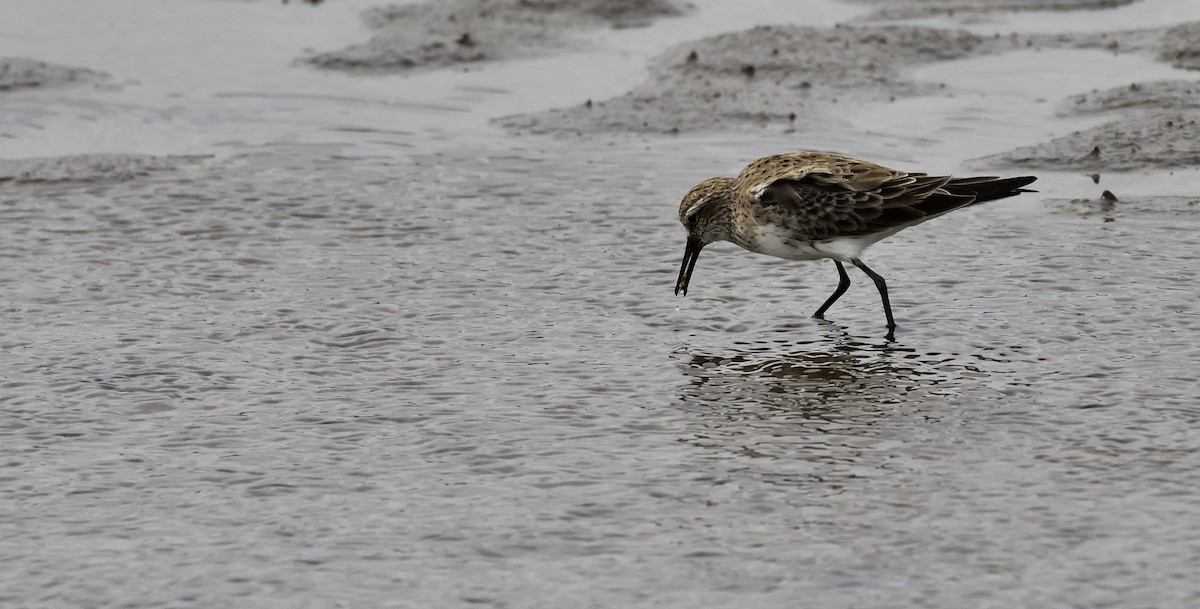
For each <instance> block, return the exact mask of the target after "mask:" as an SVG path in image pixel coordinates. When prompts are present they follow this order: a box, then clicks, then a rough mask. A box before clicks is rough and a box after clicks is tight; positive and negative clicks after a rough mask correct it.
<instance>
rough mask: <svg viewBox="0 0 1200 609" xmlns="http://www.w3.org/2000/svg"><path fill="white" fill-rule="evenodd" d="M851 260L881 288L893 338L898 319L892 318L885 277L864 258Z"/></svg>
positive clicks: (884, 310) (880, 293)
mask: <svg viewBox="0 0 1200 609" xmlns="http://www.w3.org/2000/svg"><path fill="white" fill-rule="evenodd" d="M850 262H853V263H854V266H856V267H858V268H860V269H862V272H864V273H866V274H867V277H870V278H871V279H872V280H873V281H874V282H875V287H876V288H879V297H880V298H882V299H883V312H884V314H885V315H887V328H888V338H891V337H892V333H893V332H894V331H895V329H896V320H894V319H892V303H891V302H888V294H887V283H885V282H884V281H883V277H880V276H879V274H878V273H876V272H875V271H872V270H871V269H870V268H868V267H867V265H865V264H863V261H862V260H859V259H858V258H855V259H854V260H851V261H850ZM839 266H840V265H839Z"/></svg>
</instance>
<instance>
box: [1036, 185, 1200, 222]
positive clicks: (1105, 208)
mask: <svg viewBox="0 0 1200 609" xmlns="http://www.w3.org/2000/svg"><path fill="white" fill-rule="evenodd" d="M1045 203H1046V207H1047V208H1048V209H1050V210H1051V211H1054V212H1057V213H1065V214H1073V215H1077V216H1080V217H1082V218H1100V219H1102V220H1103V221H1105V222H1115V221H1117V220H1119V219H1120V218H1121V216H1122V215H1124V214H1133V215H1135V216H1138V217H1140V216H1145V215H1149V214H1166V215H1173V216H1185V215H1186V216H1190V217H1197V216H1200V196H1195V197H1175V196H1151V197H1138V196H1120V197H1118V196H1117V195H1115V194H1113V193H1111V192H1109V191H1107V190H1106V191H1104V192H1103V193H1101V194H1100V195H1098V196H1096V197H1095V198H1092V199H1048V200H1046V202H1045Z"/></svg>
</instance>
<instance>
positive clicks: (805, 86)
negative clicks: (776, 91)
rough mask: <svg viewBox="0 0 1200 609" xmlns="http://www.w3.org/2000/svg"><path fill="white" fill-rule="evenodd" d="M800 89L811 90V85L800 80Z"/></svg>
mask: <svg viewBox="0 0 1200 609" xmlns="http://www.w3.org/2000/svg"><path fill="white" fill-rule="evenodd" d="M800 88H801V89H811V88H812V83H811V82H808V81H807V80H802V81H800Z"/></svg>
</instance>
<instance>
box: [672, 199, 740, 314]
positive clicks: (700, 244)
mask: <svg viewBox="0 0 1200 609" xmlns="http://www.w3.org/2000/svg"><path fill="white" fill-rule="evenodd" d="M733 194H734V182H733V178H709V179H707V180H705V181H703V182H701V183H699V184H697V185H696V186H695V187H694V188H692V189H691V190H690V191H688V193H687V195H685V196H684V197H683V200H682V201H680V202H679V222H680V223H681V224H683V227H684V228H685V229H687V234H688V237H687V248H686V249H685V250H684V253H683V265H682V266H680V268H679V279H678V280H676V281H675V295H677V296H678V295H679V294H683V295H685V296H686V295H687V287H688V282H689V281H690V280H691V278H692V269H693V268H695V266H696V259H697V258H699V257H700V250H702V249H704V246H706V245H708V244H709V243H712V242H714V241H726V240H728V239H729V235H730V229H731V225H730V211H731V206H732V205H733Z"/></svg>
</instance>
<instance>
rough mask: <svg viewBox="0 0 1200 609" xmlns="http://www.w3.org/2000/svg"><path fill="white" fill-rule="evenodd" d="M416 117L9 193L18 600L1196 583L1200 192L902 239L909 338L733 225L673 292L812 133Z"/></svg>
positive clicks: (833, 595)
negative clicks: (465, 129) (515, 129)
mask: <svg viewBox="0 0 1200 609" xmlns="http://www.w3.org/2000/svg"><path fill="white" fill-rule="evenodd" d="M208 4H216V5H220V4H224V3H208ZM235 4H238V5H240V3H235ZM304 78H314V79H315V78H317V77H316V76H313V75H307V76H305V77H304ZM341 78H342V77H336V76H331V77H330V82H331V83H333V84H332V85H331V87H333V86H336V85H337V83H339V82H340V81H341ZM121 94H122V95H128V94H132V93H129V92H128V91H126V92H124V93H121ZM330 94H331V95H332V94H334V92H333V91H330ZM479 94H480V95H486V94H487V93H479ZM23 95H26V96H27V98H28V99H36V97H37V96H38V95H47V96H49V95H51V94H50V93H24V94H23ZM497 95H500V94H497ZM237 99H244V98H237V97H219V98H216V101H214V104H217V105H220V104H225V103H231V104H232V103H244V102H235V100H237ZM255 99H256V100H258V101H256V102H254V103H263V104H266V105H267V106H268V107H269V106H270V105H271V104H274V103H278V104H279V105H280V106H283V107H291V106H292V105H294V104H299V103H300V102H298V101H297V100H298V99H300V98H289V99H288V100H287V101H279V100H278V99H275V101H272V99H274V98H269V97H262V98H255ZM976 101H977V100H976ZM327 102H328V100H325V99H322V100H314V101H313V102H312V104H311V105H303V104H301V106H300V107H301V112H300V113H299V114H297V115H290V116H303V115H305V113H316V114H320V113H322V112H324V111H325V110H327V109H328V108H329V106H328V105H326V104H327ZM380 111H381V112H383V110H380ZM241 112H244V113H245V114H244V116H250V115H251V114H252V112H250V111H249V110H246V109H243V110H242V111H241ZM422 112H425V115H424V116H426V117H428V119H429V121H430V123H429V125H430V126H429V127H428V129H429V130H428V131H413V132H405V131H403V130H388V129H372V130H361V129H355V128H349V127H348V126H347V125H348V124H349V123H352V122H354V120H364V119H362V117H358V118H357V119H355V118H347V119H345V120H344V121H341V120H340V119H337V118H336V117H332V118H329V122H328V124H323V125H322V126H320V127H317V128H314V130H313V131H314V132H313V133H305V132H304V131H303V129H302V128H301V127H302V126H301V125H299V124H296V123H289V122H287V121H286V120H283V119H278V120H276V121H274V122H272V121H264V122H267V123H269V124H266V125H262V126H260V127H258V128H253V123H252V122H247V123H246V125H250V126H249V127H247V129H249V130H250V131H249V132H248V134H247V136H246V138H245V140H244V141H239V142H226V143H225V144H223V145H220V146H214V147H212V148H211V149H210V150H211V151H212V152H215V153H216V155H217V156H216V157H215V158H211V159H202V160H197V161H194V162H191V163H187V164H184V165H182V166H181V167H180V168H179V169H178V170H175V171H160V172H155V173H151V174H150V175H148V176H145V177H142V178H138V179H134V180H128V181H112V180H107V179H104V178H103V177H101V178H99V179H95V180H86V181H81V182H52V183H27V184H15V183H14V184H7V185H0V186H2V190H0V259H3V260H4V261H5V264H3V265H0V282H2V283H3V285H5V286H8V289H7V290H6V296H5V298H3V299H2V300H0V311H2V315H0V363H2V364H3V368H4V370H6V375H5V378H4V381H3V385H2V386H0V463H2V464H3V465H4V466H5V467H4V469H3V470H2V471H0V497H2V498H3V501H2V502H0V505H2V506H3V508H0V509H2V510H3V512H2V513H3V515H4V517H3V518H0V556H5V557H8V558H9V559H10V560H9V561H7V567H8V568H7V569H5V570H4V571H3V574H2V575H0V601H3V602H4V603H5V604H12V605H13V606H105V607H107V606H112V607H162V606H204V607H222V606H255V607H272V606H279V607H328V606H395V607H447V606H465V605H476V606H497V607H533V606H538V607H540V606H545V607H560V606H569V607H577V606H582V607H612V606H622V607H696V606H753V607H794V606H796V603H797V602H798V601H800V600H802V602H803V603H804V604H805V605H806V606H819V607H906V606H928V607H964V606H972V607H1025V606H1028V607H1080V606H1082V607H1098V606H1145V607H1186V606H1193V605H1196V604H1197V602H1198V601H1200V586H1197V585H1196V583H1195V582H1194V573H1195V572H1196V570H1197V568H1198V567H1200V564H1198V563H1197V558H1196V557H1197V556H1200V533H1197V532H1196V530H1195V527H1192V526H1190V524H1191V523H1193V522H1196V520H1197V518H1198V517H1200V502H1198V501H1197V500H1198V499H1200V496H1198V494H1197V491H1196V490H1195V484H1194V479H1195V473H1196V471H1197V469H1198V467H1200V456H1198V455H1200V433H1198V432H1197V431H1196V429H1197V423H1200V409H1198V408H1197V407H1196V403H1197V398H1198V397H1200V396H1198V392H1197V389H1196V382H1195V378H1196V362H1197V361H1200V346H1198V344H1200V343H1197V341H1196V340H1195V338H1196V336H1197V335H1198V333H1200V308H1198V307H1197V305H1196V303H1195V301H1196V299H1195V288H1194V286H1193V281H1192V276H1193V275H1194V271H1195V262H1194V252H1195V251H1197V248H1198V247H1200V237H1197V235H1198V234H1200V233H1198V232H1197V230H1196V224H1197V220H1198V219H1200V217H1198V216H1197V213H1196V208H1195V206H1187V205H1183V206H1181V207H1179V208H1178V209H1164V210H1163V211H1161V212H1154V211H1151V210H1145V209H1141V208H1139V209H1140V211H1139V213H1136V214H1133V213H1125V214H1120V213H1118V214H1115V215H1113V216H1110V217H1111V218H1112V221H1107V222H1106V221H1105V219H1104V217H1103V216H1102V215H1093V216H1089V217H1079V216H1077V215H1073V214H1069V213H1061V212H1053V211H1050V210H1049V209H1048V208H1047V207H1046V206H1045V205H1044V204H1043V203H1042V199H1041V198H1039V197H1049V196H1058V197H1063V196H1068V197H1069V196H1085V195H1086V196H1091V195H1093V193H1092V192H1091V191H1092V190H1093V189H1095V190H1099V187H1098V186H1094V185H1092V184H1091V182H1090V180H1088V181H1087V182H1086V184H1087V187H1086V188H1085V187H1081V186H1079V184H1080V183H1081V182H1082V181H1083V178H1082V177H1081V176H1074V175H1066V174H1047V175H1044V176H1043V179H1042V181H1039V183H1038V184H1039V186H1040V185H1042V184H1045V185H1046V186H1045V187H1044V188H1043V190H1044V192H1045V194H1042V195H1025V196H1023V197H1021V198H1019V199H1015V200H1012V201H1005V202H999V203H996V204H991V205H988V206H984V207H981V208H978V209H972V210H969V211H964V212H961V213H959V214H955V216H954V217H951V218H944V219H941V220H938V221H935V222H932V223H929V224H926V225H923V226H921V227H917V228H914V229H910V230H908V231H905V232H904V233H901V235H899V236H897V237H896V238H894V239H890V240H888V241H886V242H884V243H881V244H879V245H878V246H876V247H875V248H873V249H872V251H871V254H872V256H871V258H870V259H869V260H870V262H871V264H872V266H873V267H874V268H875V269H876V270H877V271H879V272H881V273H882V274H884V275H885V276H886V277H887V278H888V279H889V282H890V286H891V290H892V298H893V305H894V307H895V310H896V314H897V321H898V322H899V324H900V328H899V330H898V331H897V337H896V340H895V341H894V342H889V341H886V340H884V338H883V333H884V332H883V315H882V311H880V308H879V303H878V300H877V299H878V296H877V294H876V293H875V291H874V289H873V286H871V285H870V283H869V282H868V281H866V279H865V278H864V277H862V276H861V275H860V274H857V273H856V274H854V275H852V279H853V280H854V285H853V287H852V288H851V291H850V292H849V293H848V294H847V295H846V296H845V297H844V298H843V299H842V301H840V302H839V303H838V304H837V305H836V306H835V307H834V308H833V309H832V310H831V311H830V312H829V314H828V315H827V317H828V318H829V321H820V320H814V319H811V318H810V317H809V314H810V313H811V312H812V310H814V309H815V308H816V306H818V305H819V304H820V303H821V302H822V301H823V299H824V298H825V296H826V295H827V294H828V293H829V292H830V291H831V290H832V289H833V287H834V286H835V285H836V272H835V270H834V268H833V265H831V264H828V263H807V264H805V263H794V262H787V261H775V260H770V259H767V258H765V257H761V256H756V255H753V254H749V253H747V252H743V251H741V250H739V249H737V248H736V247H734V246H731V245H728V244H724V245H714V246H712V247H710V248H708V249H706V250H705V253H704V255H703V256H701V259H700V262H699V264H698V266H697V269H696V275H695V277H694V279H693V283H692V287H691V291H690V294H689V295H688V296H687V297H686V298H676V297H674V296H673V295H672V294H671V289H672V287H673V283H674V278H675V273H676V272H677V269H678V263H679V258H680V257H681V256H682V249H683V240H682V235H681V232H682V231H681V229H680V228H679V227H678V225H677V221H676V220H675V218H674V206H675V203H676V201H677V200H678V197H679V195H680V194H681V193H682V192H684V191H686V189H687V188H688V187H689V186H691V185H692V184H693V183H694V182H696V181H697V180H698V179H700V178H703V177H707V176H708V175H711V174H715V173H719V172H721V171H729V170H734V169H736V167H737V166H738V165H739V164H740V163H741V162H744V160H745V159H748V158H752V157H753V156H754V155H755V153H756V152H762V151H763V150H764V149H767V150H775V149H779V148H782V147H783V146H786V145H787V143H788V142H789V141H794V139H795V137H796V136H795V135H794V134H786V133H752V134H750V135H747V136H736V137H735V136H729V135H721V136H715V135H714V136H695V137H679V138H668V139H646V138H640V137H613V138H609V139H604V140H601V141H585V142H581V141H579V140H574V139H570V138H563V139H555V138H510V137H507V136H504V135H503V134H500V133H495V132H488V131H486V130H485V129H483V128H482V127H477V128H473V129H472V130H471V131H470V135H469V137H468V136H463V135H459V134H457V132H455V131H454V129H453V126H454V125H455V124H456V123H455V121H456V120H458V117H459V116H460V115H463V114H467V115H469V116H471V117H472V118H471V119H469V120H470V121H474V122H473V123H472V124H476V125H480V124H482V121H481V120H480V117H479V116H478V115H477V114H476V113H473V111H472V112H459V111H456V110H453V109H450V108H441V109H438V108H432V109H426V110H422ZM280 123H283V125H282V127H281V125H280ZM968 128H969V129H972V130H974V131H971V132H972V133H978V134H979V137H981V138H984V139H985V140H986V139H987V138H989V137H995V136H993V135H989V134H988V132H987V129H989V127H988V126H987V125H986V124H980V125H971V126H969V127H968ZM999 128H1001V129H1002V128H1003V126H1001V127H999ZM260 137H261V139H262V140H264V141H266V143H263V144H257V143H255V142H256V141H258V138H260ZM810 137H811V139H812V140H813V141H816V142H819V143H821V144H822V145H826V144H830V143H832V144H837V143H839V142H841V143H843V144H844V143H846V142H848V141H851V140H852V139H853V138H851V137H850V136H846V135H839V134H837V133H826V134H811V136H810ZM894 137H896V138H899V137H900V134H896V135H895V136H894ZM839 138H841V139H839ZM842 140H844V141H842ZM939 140H940V136H938V137H931V138H930V139H929V140H925V141H918V140H916V139H914V141H915V142H917V143H916V144H914V146H915V148H912V149H907V150H891V149H890V146H891V140H886V139H885V140H883V141H880V142H876V143H868V144H864V146H865V147H866V149H867V150H866V151H865V152H862V153H861V154H863V155H864V156H868V153H877V155H889V156H892V157H895V156H897V155H901V154H910V155H914V156H919V157H920V158H922V159H933V161H932V162H946V161H944V160H943V157H942V156H938V155H939V154H941V155H945V156H946V157H951V156H953V155H954V154H955V153H954V152H953V150H956V148H954V147H955V146H960V145H961V143H958V142H956V143H953V144H946V148H945V149H943V148H942V146H941V145H940V144H939ZM992 141H994V140H992ZM839 147H842V148H845V146H844V145H843V146H839ZM872 148H874V149H872ZM939 149H940V150H941V152H938V150H939ZM169 151H174V150H169ZM188 151H191V152H194V151H196V150H194V149H189V150H188ZM1109 179H1110V178H1108V177H1105V180H1106V181H1105V182H1102V185H1104V186H1106V187H1107V185H1108V182H1107V180H1109ZM1121 179H1123V180H1124V181H1123V182H1121V183H1122V184H1124V185H1126V187H1127V188H1129V189H1137V188H1141V186H1140V184H1142V183H1143V182H1139V181H1138V180H1139V178H1138V177H1136V176H1135V177H1130V176H1126V177H1124V178H1121ZM1144 180H1145V181H1149V180H1157V181H1158V183H1157V184H1154V185H1150V184H1147V185H1146V186H1145V187H1144V188H1145V189H1146V190H1147V191H1154V192H1163V190H1162V189H1164V188H1165V187H1164V186H1162V182H1163V181H1171V180H1175V182H1173V184H1174V185H1173V188H1174V190H1170V189H1167V190H1166V192H1174V193H1176V194H1181V193H1184V194H1186V193H1195V192H1196V190H1197V189H1196V185H1197V180H1196V179H1195V173H1194V172H1180V174H1179V175H1178V176H1149V177H1145V178H1144ZM1122 194H1123V193H1122Z"/></svg>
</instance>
